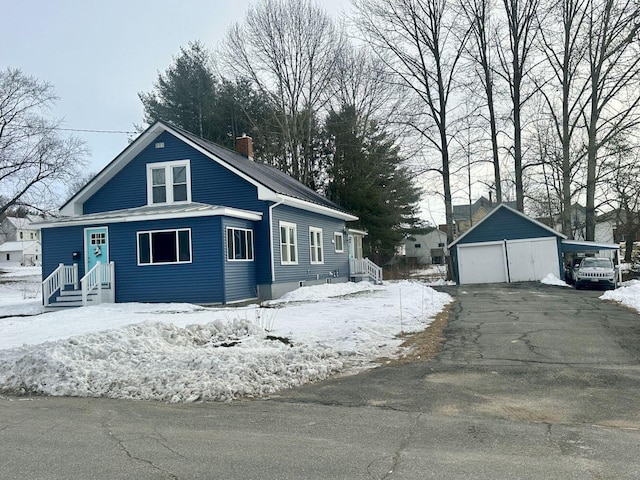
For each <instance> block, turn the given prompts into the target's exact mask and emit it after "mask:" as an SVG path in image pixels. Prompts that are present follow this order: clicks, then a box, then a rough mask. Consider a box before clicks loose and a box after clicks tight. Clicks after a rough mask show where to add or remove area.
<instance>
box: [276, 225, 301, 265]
mask: <svg viewBox="0 0 640 480" xmlns="http://www.w3.org/2000/svg"><path fill="white" fill-rule="evenodd" d="M280 263H281V264H282V265H297V264H298V231H297V227H296V224H295V223H288V222H280Z"/></svg>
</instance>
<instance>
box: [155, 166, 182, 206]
mask: <svg viewBox="0 0 640 480" xmlns="http://www.w3.org/2000/svg"><path fill="white" fill-rule="evenodd" d="M190 201H191V168H190V162H189V160H181V161H177V162H163V163H149V164H147V203H148V204H149V205H155V204H162V203H165V204H166V203H180V202H190Z"/></svg>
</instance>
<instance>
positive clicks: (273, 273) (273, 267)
mask: <svg viewBox="0 0 640 480" xmlns="http://www.w3.org/2000/svg"><path fill="white" fill-rule="evenodd" d="M282 202H284V199H282V200H280V201H278V202H276V203H274V204H273V205H271V206H270V207H269V247H270V248H271V282H272V283H273V282H275V281H276V259H275V252H274V247H273V209H274V208H275V207H277V206H278V205H281V204H282Z"/></svg>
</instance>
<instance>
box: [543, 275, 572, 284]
mask: <svg viewBox="0 0 640 480" xmlns="http://www.w3.org/2000/svg"><path fill="white" fill-rule="evenodd" d="M540 283H544V284H545V285H555V286H558V287H568V286H569V285H567V283H566V282H564V281H562V280H560V279H559V278H558V277H556V276H555V275H554V274H553V273H550V274H548V275H547V276H546V277H544V278H543V279H542V280H540Z"/></svg>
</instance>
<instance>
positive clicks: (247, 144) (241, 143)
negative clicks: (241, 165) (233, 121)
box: [236, 134, 253, 160]
mask: <svg viewBox="0 0 640 480" xmlns="http://www.w3.org/2000/svg"><path fill="white" fill-rule="evenodd" d="M236 151H237V152H238V153H239V154H240V155H242V156H244V157H247V158H248V159H249V160H253V139H252V138H251V137H247V136H246V135H245V134H243V135H242V136H241V137H238V138H236Z"/></svg>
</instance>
